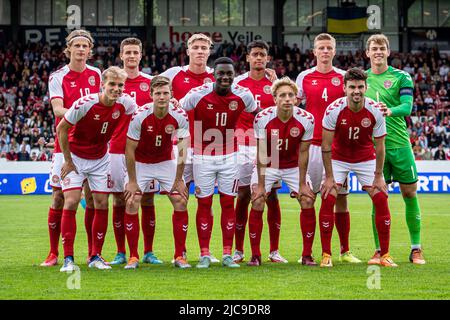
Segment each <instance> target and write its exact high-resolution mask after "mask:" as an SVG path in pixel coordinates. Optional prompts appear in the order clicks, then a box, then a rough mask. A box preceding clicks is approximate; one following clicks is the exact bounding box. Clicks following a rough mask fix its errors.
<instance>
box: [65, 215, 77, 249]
mask: <svg viewBox="0 0 450 320" xmlns="http://www.w3.org/2000/svg"><path fill="white" fill-rule="evenodd" d="M76 213H77V211H76V210H66V209H64V210H63V213H62V218H61V235H62V243H63V248H64V257H67V256H72V257H73V242H74V240H75V234H76V233H77V219H76V218H75V215H76Z"/></svg>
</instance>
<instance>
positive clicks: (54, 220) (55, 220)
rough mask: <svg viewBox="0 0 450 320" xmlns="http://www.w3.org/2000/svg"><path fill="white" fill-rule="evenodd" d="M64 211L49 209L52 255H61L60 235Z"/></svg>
mask: <svg viewBox="0 0 450 320" xmlns="http://www.w3.org/2000/svg"><path fill="white" fill-rule="evenodd" d="M62 213H63V211H62V210H57V209H53V208H49V209H48V234H49V237H50V253H53V254H55V255H58V254H59V248H58V247H59V235H60V234H61V219H62Z"/></svg>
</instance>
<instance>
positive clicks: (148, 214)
mask: <svg viewBox="0 0 450 320" xmlns="http://www.w3.org/2000/svg"><path fill="white" fill-rule="evenodd" d="M141 208H142V233H143V234H144V253H147V252H152V251H153V239H154V237H155V224H156V217H155V207H154V206H141Z"/></svg>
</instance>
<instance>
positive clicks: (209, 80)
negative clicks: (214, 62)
mask: <svg viewBox="0 0 450 320" xmlns="http://www.w3.org/2000/svg"><path fill="white" fill-rule="evenodd" d="M211 82H212V80H211V79H210V78H205V79H203V83H211Z"/></svg>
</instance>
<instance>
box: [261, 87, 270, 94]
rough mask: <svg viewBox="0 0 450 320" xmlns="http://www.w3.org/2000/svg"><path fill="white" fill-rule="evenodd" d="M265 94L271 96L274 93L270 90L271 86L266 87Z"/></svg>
mask: <svg viewBox="0 0 450 320" xmlns="http://www.w3.org/2000/svg"><path fill="white" fill-rule="evenodd" d="M263 90H264V93H265V94H271V93H272V90H270V86H269V85H267V86H264V89H263Z"/></svg>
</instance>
